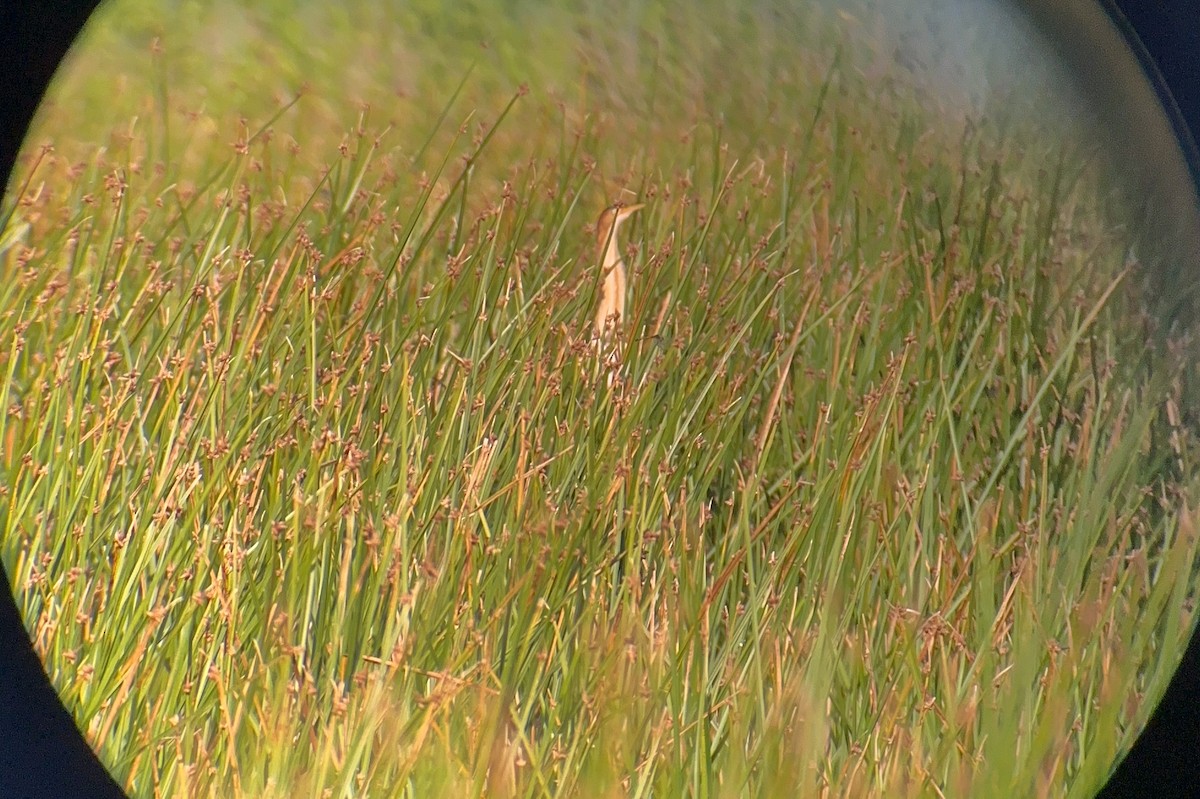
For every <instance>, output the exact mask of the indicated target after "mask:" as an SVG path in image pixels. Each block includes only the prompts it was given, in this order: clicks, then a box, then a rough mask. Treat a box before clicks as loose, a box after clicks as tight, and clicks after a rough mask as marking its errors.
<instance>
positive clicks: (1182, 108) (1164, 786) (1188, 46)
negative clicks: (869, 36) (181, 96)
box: [0, 0, 1200, 799]
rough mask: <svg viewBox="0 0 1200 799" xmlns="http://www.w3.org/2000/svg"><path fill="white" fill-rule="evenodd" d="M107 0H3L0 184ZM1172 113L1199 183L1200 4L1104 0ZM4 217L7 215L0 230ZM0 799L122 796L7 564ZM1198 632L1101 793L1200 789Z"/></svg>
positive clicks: (1, 605) (0, 662)
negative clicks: (49, 671)
mask: <svg viewBox="0 0 1200 799" xmlns="http://www.w3.org/2000/svg"><path fill="white" fill-rule="evenodd" d="M99 3H100V0H0V186H7V184H8V180H9V178H10V176H11V173H12V169H13V166H14V164H15V161H16V156H17V151H18V150H19V148H20V146H21V142H22V140H23V139H24V136H25V133H26V130H27V129H28V127H29V123H30V121H31V119H32V118H33V115H34V112H35V111H36V110H37V106H38V103H39V102H40V101H41V99H42V95H43V93H44V92H45V89H46V86H47V85H48V83H49V81H50V79H51V77H52V76H53V74H54V71H55V70H56V69H57V67H58V65H59V63H60V62H61V60H62V59H63V57H64V55H65V54H66V52H67V50H68V49H69V48H70V46H71V44H72V42H73V41H74V39H75V37H76V35H77V34H78V33H79V31H80V30H81V29H82V28H83V26H84V24H85V23H86V21H87V19H88V17H89V16H90V14H91V13H92V11H93V10H94V9H95V8H96V6H97V5H99ZM1101 4H1102V5H1103V6H1104V7H1105V9H1106V10H1107V11H1108V12H1109V14H1110V16H1111V17H1113V19H1114V20H1115V21H1116V22H1117V23H1118V25H1119V26H1120V27H1121V28H1122V30H1123V31H1124V32H1125V33H1126V34H1127V35H1131V34H1132V35H1133V36H1135V37H1136V38H1137V39H1138V40H1140V45H1141V46H1140V47H1138V48H1136V49H1137V50H1138V56H1139V59H1140V60H1141V62H1142V65H1143V67H1144V68H1145V69H1146V70H1147V72H1148V74H1149V75H1150V77H1151V83H1152V84H1153V85H1154V87H1155V89H1156V90H1157V91H1158V92H1159V96H1160V99H1161V100H1162V101H1163V104H1164V106H1166V107H1167V109H1168V113H1169V114H1171V115H1172V117H1173V120H1172V121H1173V122H1174V123H1175V124H1176V129H1177V131H1178V132H1179V133H1180V136H1181V138H1185V139H1186V138H1188V137H1187V133H1186V131H1188V130H1190V131H1192V132H1193V135H1192V136H1191V137H1190V141H1186V142H1185V145H1184V150H1185V153H1186V155H1187V157H1188V159H1189V162H1190V163H1189V166H1190V168H1191V170H1192V175H1193V177H1194V178H1197V179H1200V156H1198V155H1197V150H1196V148H1195V145H1194V142H1195V141H1196V138H1197V137H1196V135H1195V134H1196V132H1200V60H1197V59H1196V58H1195V57H1194V56H1195V53H1197V52H1200V8H1198V7H1196V6H1195V5H1194V4H1193V3H1192V2H1190V0H1101ZM6 221H7V220H5V219H3V218H0V226H2V225H3V224H4V223H5V222H6ZM0 577H3V580H4V586H3V590H0V799H8V798H9V797H12V799H40V797H48V798H49V797H53V798H54V799H73V798H74V797H81V798H82V797H96V798H97V799H123V797H125V796H126V794H125V793H124V791H122V789H121V788H120V787H119V786H118V785H117V783H116V782H115V781H114V780H113V778H112V777H111V776H110V775H109V773H108V772H107V771H106V770H105V768H104V766H103V765H102V764H101V763H100V761H99V760H98V759H97V757H96V755H95V753H94V752H93V751H92V750H91V748H90V747H89V746H88V744H87V742H86V741H85V740H84V738H83V736H82V735H81V734H80V733H79V730H78V728H77V727H76V725H75V721H74V720H73V719H72V717H71V715H70V714H69V713H68V712H67V711H66V709H65V708H64V707H63V705H62V703H61V701H60V700H59V698H58V695H57V694H56V693H55V691H54V688H53V686H51V684H50V681H49V679H48V678H47V676H46V672H45V670H44V668H43V666H42V663H41V661H40V660H39V658H38V656H37V654H36V652H35V651H34V649H33V645H32V643H31V642H30V640H29V637H28V635H27V633H26V631H25V626H24V624H23V622H22V621H21V617H20V614H19V612H18V610H17V606H16V602H15V600H14V598H13V594H12V587H11V585H12V584H11V582H10V581H9V578H8V574H7V572H6V571H5V570H4V566H3V564H0ZM1197 752H1200V635H1197V634H1196V633H1193V635H1192V638H1191V641H1190V643H1189V644H1188V647H1187V650H1186V652H1185V653H1184V656H1183V659H1182V661H1181V662H1180V665H1179V668H1178V670H1177V671H1176V674H1175V676H1174V678H1173V679H1172V681H1171V683H1170V685H1169V686H1168V688H1167V692H1166V694H1165V696H1164V697H1163V700H1162V702H1161V703H1160V705H1159V707H1158V708H1157V709H1156V710H1155V712H1154V715H1153V716H1152V717H1151V719H1150V721H1149V723H1148V725H1147V727H1146V729H1145V731H1144V732H1143V733H1142V736H1141V737H1140V738H1139V739H1138V741H1137V743H1136V744H1135V745H1134V747H1133V749H1132V750H1131V751H1130V752H1129V754H1128V755H1127V756H1126V758H1125V759H1124V760H1123V761H1122V762H1121V763H1120V765H1119V766H1118V767H1117V769H1116V770H1115V772H1114V774H1113V775H1112V778H1111V780H1110V781H1109V783H1108V785H1107V786H1105V788H1104V789H1103V791H1102V792H1101V794H1100V796H1101V797H1103V798H1104V799H1114V798H1115V797H1122V796H1155V797H1174V796H1179V797H1185V796H1193V795H1197V793H1198V792H1200V756H1197Z"/></svg>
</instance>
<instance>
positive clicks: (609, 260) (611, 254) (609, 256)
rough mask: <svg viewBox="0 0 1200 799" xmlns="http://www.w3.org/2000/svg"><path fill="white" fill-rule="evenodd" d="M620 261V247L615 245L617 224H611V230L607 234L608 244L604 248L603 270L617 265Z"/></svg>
mask: <svg viewBox="0 0 1200 799" xmlns="http://www.w3.org/2000/svg"><path fill="white" fill-rule="evenodd" d="M620 263H621V248H620V247H618V246H617V226H616V225H613V229H612V232H611V233H609V234H608V244H606V245H605V250H604V269H605V271H607V270H609V269H612V268H613V267H615V266H619V265H620Z"/></svg>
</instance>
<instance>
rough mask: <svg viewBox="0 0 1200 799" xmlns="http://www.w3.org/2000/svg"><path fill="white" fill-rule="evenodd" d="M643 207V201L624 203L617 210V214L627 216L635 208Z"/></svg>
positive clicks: (622, 216) (644, 205)
mask: <svg viewBox="0 0 1200 799" xmlns="http://www.w3.org/2000/svg"><path fill="white" fill-rule="evenodd" d="M645 207H646V204H645V203H637V204H636V205H625V206H622V207H621V208H620V209H618V210H617V216H619V217H621V218H624V217H627V216H629V215H630V214H632V213H633V212H634V211H636V210H637V209H639V208H645Z"/></svg>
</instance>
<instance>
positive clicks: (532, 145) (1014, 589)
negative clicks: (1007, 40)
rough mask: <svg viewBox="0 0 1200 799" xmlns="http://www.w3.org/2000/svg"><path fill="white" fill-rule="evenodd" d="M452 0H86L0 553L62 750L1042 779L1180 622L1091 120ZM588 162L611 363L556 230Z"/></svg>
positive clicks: (389, 780) (759, 14)
mask: <svg viewBox="0 0 1200 799" xmlns="http://www.w3.org/2000/svg"><path fill="white" fill-rule="evenodd" d="M493 5H494V6H495V7H493ZM509 5H513V8H509V7H508V6H509ZM460 6H461V4H453V5H452V6H451V5H449V4H448V5H446V6H443V4H441V3H425V4H419V3H418V4H409V5H407V6H406V7H405V8H404V9H387V8H386V7H384V6H376V5H375V4H370V3H365V2H364V3H362V4H358V3H349V4H341V5H340V6H337V8H335V9H328V8H326V9H323V10H322V9H321V7H319V6H311V5H309V4H298V6H297V7H296V8H284V7H283V6H282V4H271V6H270V7H269V8H268V9H267V10H260V11H242V12H239V13H238V14H234V13H233V12H232V11H231V10H230V7H229V5H228V4H226V3H223V2H214V3H210V4H195V3H189V4H182V5H181V6H180V7H179V8H178V9H176V10H177V12H178V13H179V15H180V16H179V18H178V19H177V20H176V22H175V23H174V24H173V26H172V27H170V28H163V29H161V30H159V29H157V28H156V27H155V24H154V23H153V22H152V19H153V17H152V15H151V11H150V10H149V6H147V7H146V8H142V7H141V6H136V5H134V4H126V10H127V11H128V13H127V14H126V15H125V16H124V17H123V20H124V21H123V22H122V25H123V26H124V28H119V27H118V26H117V23H116V22H115V21H108V22H105V21H101V22H99V23H98V24H97V27H96V29H95V30H94V31H93V35H94V37H95V41H96V42H97V43H98V44H97V46H96V47H95V49H94V50H92V51H87V52H81V53H80V54H79V56H78V58H79V63H77V64H76V66H77V67H78V72H76V73H75V74H74V75H73V76H67V77H65V78H64V80H63V81H62V82H61V85H60V87H59V94H58V95H57V96H56V100H55V101H54V103H53V104H52V105H51V106H50V107H49V108H48V109H47V111H46V112H45V114H44V116H43V119H42V124H41V127H40V128H39V129H38V131H37V132H36V133H35V134H34V136H33V138H32V139H31V141H30V146H29V149H28V150H27V152H26V157H25V160H24V162H23V165H22V169H21V170H20V172H19V174H18V176H17V179H16V181H15V182H14V186H13V192H12V194H10V196H9V198H8V199H7V201H6V204H5V206H4V209H3V211H4V214H5V216H6V219H7V222H6V226H5V228H4V232H3V233H2V234H0V248H2V252H0V258H2V259H3V268H4V270H5V274H6V276H7V279H6V280H5V281H4V282H3V285H2V286H0V341H2V342H3V347H2V348H0V367H2V368H3V370H4V374H5V381H4V384H3V388H2V391H3V397H2V400H3V410H4V411H5V413H4V415H3V418H2V421H0V447H2V450H0V490H2V491H3V495H2V497H0V499H2V500H3V505H2V506H0V507H2V508H3V511H2V514H3V515H2V520H3V536H2V539H0V541H2V551H3V556H4V558H5V564H6V566H7V567H8V569H9V572H10V574H11V575H13V579H14V581H15V583H16V585H15V588H16V591H17V594H18V598H19V600H20V603H21V606H22V608H23V609H24V612H25V614H26V619H27V621H28V623H29V626H30V630H31V634H32V635H33V637H34V640H35V642H36V643H37V646H38V648H39V651H40V652H42V653H43V656H44V658H45V660H46V663H47V666H48V668H49V670H50V673H51V675H52V677H53V680H54V682H55V684H56V685H57V686H58V688H59V690H60V691H61V693H62V695H63V697H64V699H65V700H66V702H67V703H68V706H69V707H70V708H71V709H72V711H73V712H74V713H75V715H76V718H77V719H79V720H80V722H81V724H82V726H83V727H84V729H85V730H86V731H87V734H88V737H89V739H90V740H91V741H93V742H94V744H95V745H96V747H97V748H98V750H99V751H100V753H101V756H102V758H103V759H104V760H105V761H106V762H107V763H109V764H110V765H111V766H112V768H113V770H114V772H115V773H116V774H117V775H118V777H119V778H120V779H121V780H122V781H123V782H124V783H125V784H127V785H128V786H129V787H130V789H131V791H132V792H134V793H135V794H137V795H145V796H150V795H161V796H231V795H232V796H281V797H282V796H288V797H290V796H310V795H311V796H323V795H327V796H413V797H427V796H474V795H488V796H510V795H511V796H538V797H540V796H589V797H590V796H656V797H658V796H663V797H666V796H683V795H686V796H756V797H757V796H788V797H791V796H796V795H804V796H808V795H847V796H865V795H880V796H936V795H944V796H968V795H969V796H990V795H996V796H1001V795H1003V796H1012V795H1020V796H1025V795H1036V796H1062V795H1071V796H1087V795H1090V794H1091V792H1092V791H1094V789H1095V788H1096V787H1097V786H1098V785H1099V783H1100V782H1101V781H1102V780H1103V779H1104V777H1105V775H1106V774H1107V772H1108V769H1109V768H1110V766H1111V765H1112V763H1113V761H1114V758H1115V757H1116V756H1117V754H1118V753H1119V752H1120V751H1121V748H1122V747H1123V746H1125V745H1127V744H1128V743H1129V741H1130V737H1131V735H1132V733H1133V732H1136V729H1137V725H1138V724H1140V723H1141V722H1142V721H1144V719H1145V717H1146V715H1147V713H1148V710H1149V707H1148V706H1147V705H1146V704H1145V702H1144V698H1145V697H1146V695H1147V694H1149V695H1150V696H1151V697H1154V696H1157V694H1158V693H1160V692H1161V690H1162V688H1163V686H1164V685H1165V678H1166V675H1167V674H1168V673H1169V671H1170V669H1171V668H1173V666H1174V664H1175V662H1176V661H1177V659H1178V653H1179V647H1180V644H1181V643H1182V640H1183V637H1184V635H1185V633H1186V631H1187V630H1189V629H1190V625H1191V621H1190V618H1191V617H1190V612H1191V599H1190V590H1191V588H1190V587H1191V585H1192V582H1191V575H1192V572H1193V562H1194V558H1195V549H1196V541H1195V532H1194V526H1193V519H1192V517H1191V516H1190V515H1189V513H1188V512H1187V510H1186V509H1187V508H1189V507H1193V506H1194V505H1195V504H1196V496H1195V495H1196V485H1195V484H1194V481H1192V480H1190V478H1189V479H1185V477H1186V476H1188V475H1190V473H1191V471H1192V469H1191V462H1192V461H1191V458H1192V457H1194V456H1195V440H1194V435H1193V432H1192V431H1191V430H1190V429H1189V428H1188V427H1187V426H1186V424H1184V423H1183V422H1181V420H1184V419H1185V417H1186V414H1185V411H1186V410H1187V409H1188V398H1187V396H1186V395H1184V394H1183V393H1182V389H1181V388H1180V385H1181V384H1180V383H1179V382H1178V379H1177V378H1178V375H1179V374H1180V368H1181V367H1180V365H1179V364H1180V363H1183V360H1182V359H1176V360H1172V357H1171V354H1170V352H1169V351H1168V348H1166V347H1163V348H1162V352H1163V354H1162V355H1159V354H1157V353H1158V352H1159V349H1158V348H1157V347H1156V344H1157V343H1158V342H1160V341H1165V340H1166V336H1165V334H1162V333H1159V332H1157V331H1156V329H1155V326H1154V325H1153V324H1152V323H1151V320H1152V318H1153V317H1151V316H1147V314H1144V313H1141V311H1142V308H1143V305H1145V304H1147V300H1146V298H1145V297H1143V295H1142V286H1143V284H1144V272H1143V268H1142V267H1141V266H1140V265H1139V264H1137V263H1134V262H1132V261H1130V260H1129V259H1128V258H1127V245H1128V244H1129V242H1130V241H1131V240H1132V239H1133V238H1135V236H1136V230H1131V229H1128V228H1126V229H1122V228H1119V227H1117V226H1116V223H1117V222H1118V221H1120V220H1121V219H1122V217H1121V213H1122V211H1121V209H1122V208H1124V207H1125V206H1124V205H1123V204H1122V203H1123V202H1124V199H1123V198H1122V197H1120V195H1119V192H1116V191H1114V190H1113V189H1112V186H1111V184H1110V183H1109V182H1108V180H1109V177H1110V175H1109V173H1108V172H1107V171H1106V169H1105V167H1104V165H1103V162H1102V158H1101V153H1100V152H1099V151H1098V150H1097V149H1095V148H1092V147H1090V146H1089V144H1088V142H1087V141H1086V135H1085V132H1081V131H1075V132H1074V133H1072V131H1071V129H1070V126H1069V125H1052V124H1048V123H1047V124H1043V123H1042V122H1041V121H1039V120H1038V119H1037V118H1036V116H1035V115H1034V114H1033V112H1034V111H1036V110H1037V104H1036V101H1034V100H1030V101H1029V105H1028V107H1024V106H1017V107H1016V109H1017V110H1016V112H1015V113H1012V114H1011V115H1010V117H1009V118H1005V119H1002V120H1000V121H996V119H995V118H994V117H986V118H985V119H984V120H983V121H981V122H980V121H977V124H972V125H967V124H964V123H963V122H962V121H961V120H958V121H956V120H955V117H953V116H952V115H949V114H945V113H942V112H943V111H944V109H940V110H939V109H935V108H931V107H930V106H929V105H928V103H927V102H926V100H924V99H922V98H921V97H919V96H917V95H916V94H913V93H910V92H908V91H906V90H904V89H901V88H894V89H886V90H885V89H881V88H880V85H881V84H880V83H878V82H876V81H875V80H874V79H871V80H869V79H868V78H867V77H866V74H867V72H868V70H866V69H865V67H866V66H868V65H866V64H864V63H863V59H864V56H862V55H861V54H860V50H857V49H856V48H855V47H854V46H853V45H864V43H866V42H868V41H869V40H870V37H869V36H868V33H867V32H868V31H870V30H871V24H870V21H869V18H868V17H867V16H866V13H865V12H863V11H862V10H861V9H860V10H859V11H858V12H857V14H856V15H838V14H835V13H828V12H824V11H819V10H813V9H808V10H804V9H799V8H798V9H793V10H792V11H790V12H787V13H783V14H781V13H780V12H779V9H778V8H777V7H771V6H770V5H769V4H761V5H751V6H749V10H748V11H747V10H746V7H744V6H737V7H731V8H728V9H727V8H725V6H724V4H721V3H717V2H715V1H714V2H706V3H701V4H699V5H696V4H692V5H691V6H689V8H692V9H694V13H693V14H681V13H679V9H677V8H673V7H672V5H671V4H670V3H663V4H659V5H649V6H646V7H634V6H630V7H629V8H628V9H626V10H624V11H622V12H620V13H606V14H601V13H600V12H599V11H590V12H589V11H588V10H587V9H586V8H582V9H570V8H569V7H567V6H562V7H560V8H559V10H558V11H556V12H555V13H553V14H549V15H536V14H534V13H533V11H532V9H533V6H530V7H529V8H525V6H524V5H522V4H520V3H517V4H500V3H495V4H490V5H489V4H488V3H485V2H482V1H481V2H476V3H473V4H469V5H468V6H461V7H460ZM502 6H503V8H502ZM426 7H427V8H426ZM256 8H261V6H256ZM379 8H382V9H383V10H378V9H379ZM338 9H342V10H338ZM456 9H457V10H456ZM230 18H233V19H235V20H237V21H236V22H235V23H234V24H232V25H227V26H225V27H222V26H221V25H217V24H216V21H217V20H228V19H230ZM480 20H489V22H488V24H484V23H482V22H480ZM503 20H508V22H504V21H503ZM680 20H682V21H680ZM493 24H494V25H496V26H499V27H498V29H497V28H493V27H492V25H493ZM239 25H241V26H249V27H248V28H239V27H238V26H239ZM121 30H126V31H132V32H131V33H130V32H127V33H120V31H121ZM247 30H249V31H251V32H257V33H256V35H255V36H250V35H249V34H248V33H247ZM239 31H241V34H239V33H238V32H239ZM156 36H157V37H159V38H158V40H157V42H156V43H154V44H153V45H152V44H151V42H152V39H153V38H154V37H156ZM481 39H486V40H487V47H486V48H481V47H479V46H478V41H479V40H481ZM250 43H253V47H254V48H255V52H254V53H253V57H250V55H247V54H246V53H245V52H244V50H245V48H247V47H250V46H251V44H250ZM464 43H465V44H464ZM542 43H545V46H544V47H542ZM100 44H103V46H100ZM218 46H221V47H223V49H221V50H220V51H219V52H209V51H206V48H212V47H218ZM403 59H407V61H404V60H403ZM397 63H401V64H409V65H411V67H403V66H401V67H396V64H397ZM472 65H473V66H472ZM85 66H86V67H88V68H87V69H85V68H84V67H85ZM118 71H119V75H118V74H116V73H117V72H118ZM305 75H307V76H309V77H308V78H307V79H308V80H309V83H310V85H309V86H308V87H307V89H306V91H305V92H304V93H302V94H301V96H300V97H299V99H298V100H295V101H294V102H293V100H294V99H295V92H296V90H297V89H298V88H299V84H300V81H301V80H302V79H304V78H302V76H305ZM397 76H399V77H400V78H403V80H402V81H400V82H401V83H404V85H402V86H397V85H396V83H397V81H398V80H399V78H398V77H397ZM114 82H115V83H116V84H119V85H120V86H121V87H122V89H121V92H120V93H119V94H118V95H117V96H116V97H115V98H114V97H113V96H112V95H111V92H110V90H109V87H110V86H111V85H112V84H113V83H114ZM522 83H527V84H528V91H527V92H526V90H525V89H524V88H521V84H522ZM396 89H402V91H400V92H399V93H397V91H396ZM365 104H369V106H370V107H369V109H368V108H367V107H366V105H365ZM1010 108H1011V107H1010ZM1022 111H1028V112H1029V114H1028V115H1024V116H1023V115H1022ZM44 143H50V144H52V145H53V148H54V149H53V151H50V150H47V149H43V148H42V147H41V145H42V144H44ZM635 197H636V198H637V199H638V200H639V201H643V202H646V203H647V207H646V208H645V209H643V211H641V212H640V213H639V217H640V218H634V219H633V220H632V221H631V222H630V223H628V225H627V226H626V232H627V233H628V234H629V235H628V239H629V240H630V242H631V244H630V246H629V248H628V250H629V252H628V253H627V257H626V261H627V263H628V264H629V265H630V268H631V279H630V283H631V287H632V293H631V297H630V306H629V307H630V314H629V316H630V319H629V324H628V325H627V327H626V328H625V331H624V336H625V346H624V352H625V363H624V364H623V365H622V366H621V368H620V370H619V371H618V372H617V373H616V374H614V375H613V377H614V379H612V380H610V379H609V377H610V376H609V374H608V373H607V371H606V367H604V366H602V365H598V364H597V363H596V362H595V359H594V356H593V354H592V351H591V350H590V348H589V347H588V342H587V336H588V333H589V320H590V310H591V308H592V307H593V306H594V299H595V296H596V290H597V285H598V277H599V276H598V274H597V271H596V268H595V267H596V263H595V254H594V252H593V250H592V245H591V242H592V241H593V237H592V236H590V235H589V231H588V225H589V223H590V222H591V221H592V220H593V219H594V217H595V215H596V214H597V213H598V212H599V210H600V208H602V207H603V206H604V205H606V204H607V202H609V201H611V200H615V199H631V200H632V199H633V198H635ZM1143 258H1144V259H1145V258H1146V256H1145V254H1143Z"/></svg>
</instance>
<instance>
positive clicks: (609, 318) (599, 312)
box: [593, 203, 644, 340]
mask: <svg viewBox="0 0 1200 799" xmlns="http://www.w3.org/2000/svg"><path fill="white" fill-rule="evenodd" d="M643 205H644V204H643V203H637V204H636V205H624V204H623V203H617V204H616V205H610V206H609V207H608V208H605V209H604V212H603V213H602V214H600V219H599V221H597V223H596V250H597V252H603V253H604V260H603V262H602V264H603V266H602V267H601V269H602V274H603V278H604V282H603V284H602V285H601V287H600V302H599V303H598V304H597V306H596V316H595V319H594V320H593V324H594V328H595V336H596V339H597V340H600V339H603V338H605V337H606V336H607V335H608V334H610V333H612V332H613V331H614V329H615V328H616V326H617V325H619V324H620V323H621V322H622V321H624V319H625V292H626V290H627V289H626V276H625V264H624V263H623V262H622V261H621V248H620V246H619V245H618V244H617V229H618V228H619V227H620V226H621V223H622V222H624V221H625V220H626V219H628V218H629V215H630V214H632V213H633V212H634V211H636V210H638V209H639V208H642V207H643Z"/></svg>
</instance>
